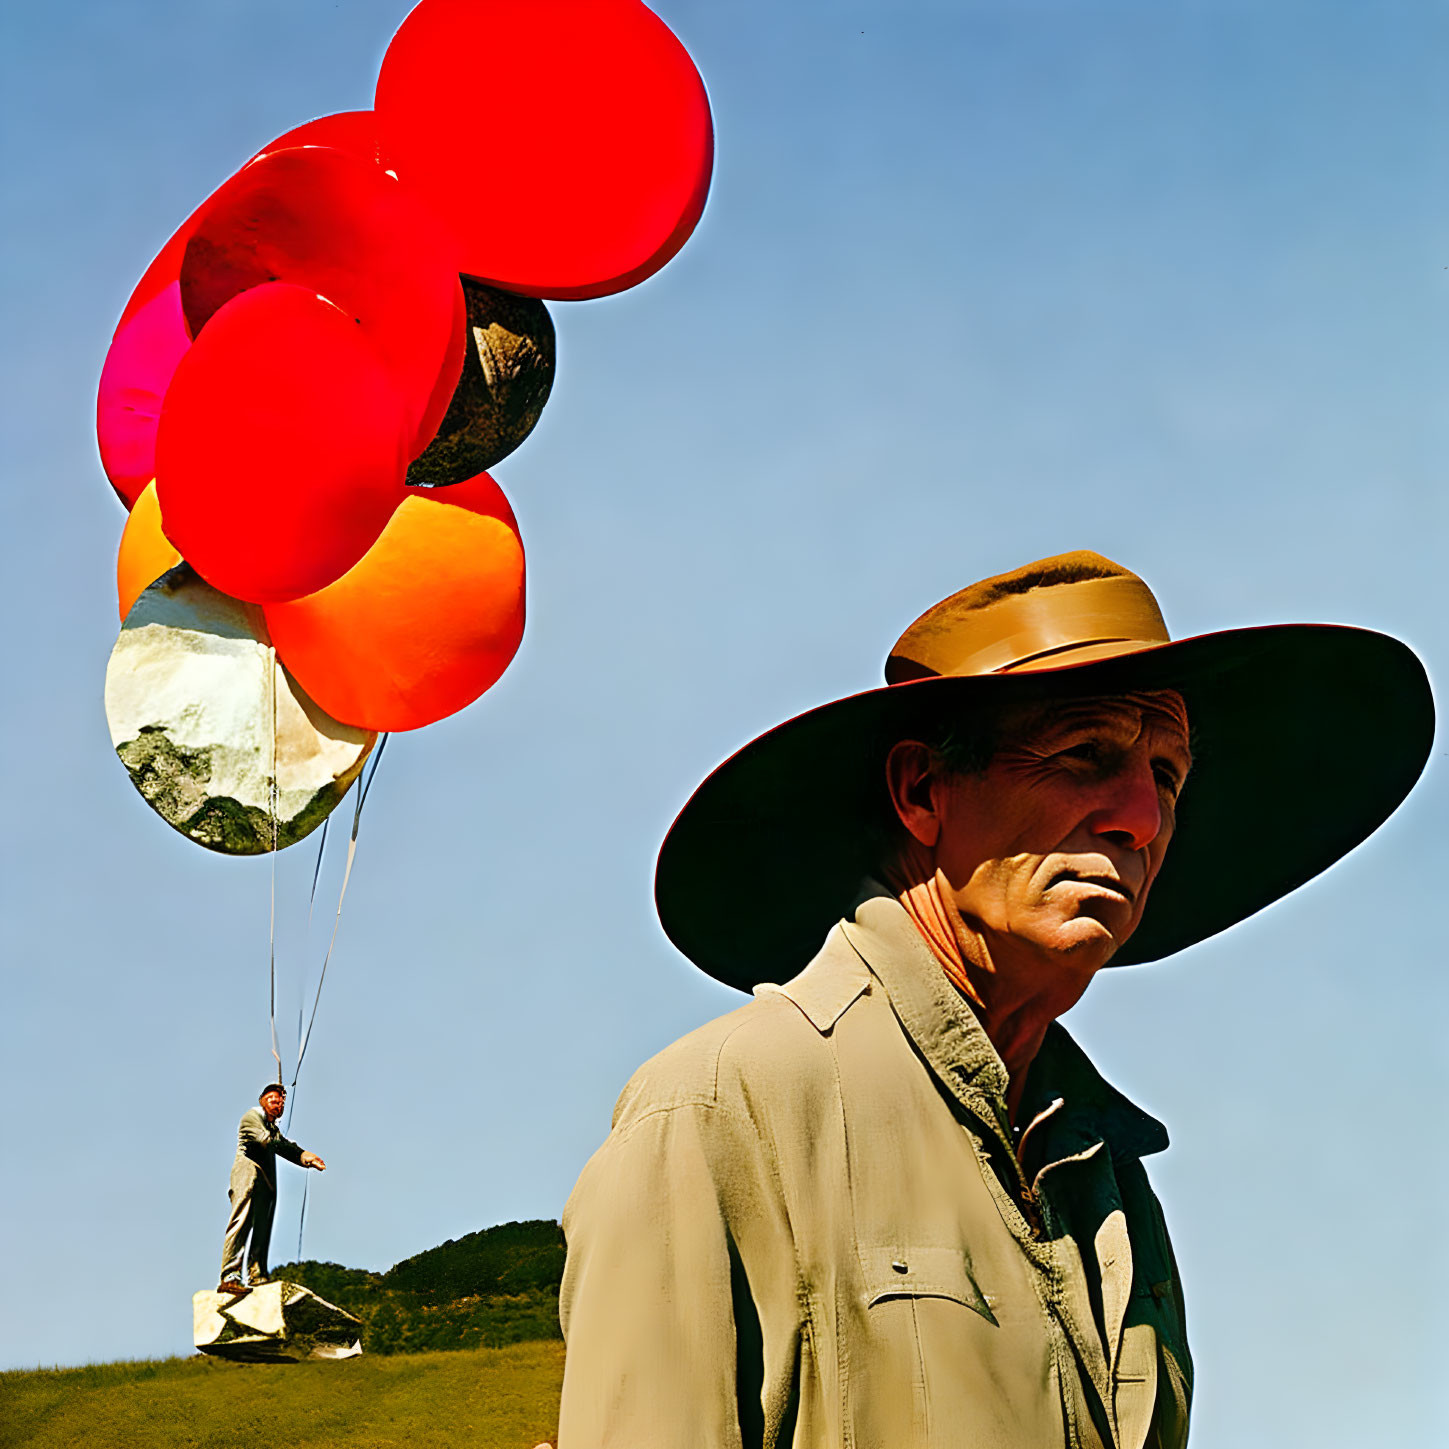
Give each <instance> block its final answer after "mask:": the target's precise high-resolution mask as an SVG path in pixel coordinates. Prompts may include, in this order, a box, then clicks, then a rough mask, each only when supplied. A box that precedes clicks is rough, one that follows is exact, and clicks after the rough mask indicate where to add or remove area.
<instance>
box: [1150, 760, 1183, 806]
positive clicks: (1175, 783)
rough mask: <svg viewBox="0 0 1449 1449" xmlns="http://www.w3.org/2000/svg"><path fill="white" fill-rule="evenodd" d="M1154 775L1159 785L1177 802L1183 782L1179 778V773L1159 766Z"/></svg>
mask: <svg viewBox="0 0 1449 1449" xmlns="http://www.w3.org/2000/svg"><path fill="white" fill-rule="evenodd" d="M1152 773H1153V774H1154V775H1156V776H1157V783H1158V784H1159V785H1160V786H1161V787H1162V788H1163V789H1164V790H1166V791H1167V793H1168V794H1169V795H1170V796H1171V797H1172V798H1173V799H1174V800H1176V799H1177V797H1178V794H1179V792H1180V791H1181V790H1182V781H1181V780H1179V779H1178V778H1177V772H1176V771H1174V770H1170V769H1168V768H1167V767H1166V766H1163V765H1159V766H1158V768H1157V769H1155V770H1154V771H1153V772H1152Z"/></svg>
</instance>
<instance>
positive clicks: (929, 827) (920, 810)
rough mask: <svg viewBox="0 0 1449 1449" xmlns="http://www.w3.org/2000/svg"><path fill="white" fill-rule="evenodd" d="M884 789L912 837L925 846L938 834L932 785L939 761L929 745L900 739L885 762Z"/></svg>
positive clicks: (937, 815) (939, 823)
mask: <svg viewBox="0 0 1449 1449" xmlns="http://www.w3.org/2000/svg"><path fill="white" fill-rule="evenodd" d="M885 772H886V788H887V789H888V790H889V791H890V796H891V804H892V805H894V806H895V811H896V814H897V815H898V816H899V817H900V822H901V824H902V825H904V826H905V827H906V829H907V830H909V831H910V833H911V835H912V837H913V838H914V839H915V840H917V841H918V842H919V843H920V844H921V845H924V846H927V847H928V848H929V847H931V846H934V845H935V843H936V841H937V840H938V839H939V838H940V834H941V816H940V813H939V812H938V810H937V808H936V799H935V791H934V790H933V789H932V786H933V785H935V784H937V783H938V782H939V780H940V761H939V760H938V759H937V758H936V752H935V751H934V750H933V749H931V747H930V746H929V745H923V744H922V743H921V742H920V741H919V740H899V741H897V743H896V744H894V745H892V746H891V752H890V754H888V755H887V756H886V763H885Z"/></svg>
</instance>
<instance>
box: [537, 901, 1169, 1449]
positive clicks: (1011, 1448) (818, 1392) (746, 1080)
mask: <svg viewBox="0 0 1449 1449" xmlns="http://www.w3.org/2000/svg"><path fill="white" fill-rule="evenodd" d="M1005 1087H1006V1074H1005V1071H1004V1068H1003V1067H1002V1064H1001V1059H1000V1058H999V1057H998V1056H997V1054H996V1052H995V1050H994V1049H993V1048H992V1046H991V1044H990V1042H989V1041H988V1039H987V1037H986V1034H985V1033H984V1031H983V1030H982V1029H981V1026H980V1024H979V1023H978V1022H977V1020H976V1018H975V1016H974V1015H973V1014H972V1013H971V1011H970V1010H969V1009H968V1007H967V1006H966V1004H965V1002H964V1001H963V1000H962V998H961V997H960V996H959V995H958V994H957V993H956V991H955V990H954V989H953V988H952V987H951V986H950V984H949V983H948V982H947V980H946V978H945V976H944V974H943V973H942V971H941V969H940V967H939V965H938V964H937V963H936V961H935V959H934V957H932V956H931V954H930V952H929V950H928V949H927V948H926V946H925V944H924V942H923V941H922V940H921V938H920V937H919V935H918V934H917V932H916V930H915V927H914V926H913V925H912V924H911V922H910V919H909V917H908V916H907V915H906V913H905V911H904V910H903V909H902V908H901V906H900V905H899V903H897V902H896V901H894V900H891V899H888V898H877V899H873V900H868V901H866V902H865V904H864V905H862V906H861V907H860V909H859V910H858V911H857V912H856V916H855V919H854V921H851V922H842V923H841V924H840V925H838V926H837V927H836V928H835V929H834V930H833V931H832V932H831V934H830V936H829V937H828V939H827V941H826V943H825V947H824V949H823V950H822V951H821V953H820V955H819V956H817V957H816V959H815V960H814V961H813V962H811V964H810V965H809V966H808V967H807V968H806V969H805V971H803V972H802V973H801V974H800V975H799V976H797V977H796V978H795V979H794V980H793V981H791V982H790V983H789V984H788V985H786V986H762V987H759V988H757V990H756V993H755V1000H754V1001H752V1002H750V1003H749V1004H748V1005H746V1006H744V1007H742V1008H741V1009H740V1010H738V1011H736V1012H734V1013H732V1014H731V1015H729V1016H726V1017H722V1018H721V1019H720V1020H718V1021H715V1022H711V1023H710V1024H709V1025H708V1026H705V1027H702V1028H701V1029H700V1030H698V1031H696V1032H693V1033H691V1034H690V1035H689V1036H686V1037H684V1038H683V1039H682V1040H680V1041H678V1042H676V1043H675V1044H674V1045H673V1046H671V1047H669V1048H668V1049H667V1050H665V1051H664V1052H661V1053H660V1054H659V1055H658V1056H657V1057H655V1058H654V1059H653V1060H652V1061H650V1062H647V1063H646V1064H645V1065H644V1066H643V1067H641V1068H640V1070H639V1071H638V1072H637V1073H636V1074H635V1076H634V1078H633V1080H632V1081H631V1082H630V1083H629V1085H628V1086H627V1087H626V1088H625V1090H624V1093H623V1095H622V1096H621V1097H620V1099H619V1104H618V1107H617V1109H616V1112H615V1116H614V1129H613V1132H612V1133H611V1135H610V1137H609V1139H608V1141H607V1142H605V1144H604V1145H603V1147H602V1148H600V1150H599V1151H598V1152H597V1153H596V1154H595V1155H594V1157H593V1158H592V1159H591V1160H590V1162H589V1163H588V1165H587V1166H586V1167H585V1169H584V1171H583V1174H582V1176H581V1177H580V1178H579V1182H578V1185H577V1187H576V1188H575V1189H574V1192H573V1194H572V1196H571V1197H570V1199H569V1203H568V1207H567V1210H566V1212H565V1214H564V1230H565V1233H566V1235H567V1238H568V1245H569V1255H568V1266H567V1269H566V1271H565V1274H564V1282H563V1294H562V1299H561V1314H562V1318H563V1325H564V1335H565V1338H566V1340H567V1345H568V1357H567V1367H566V1370H565V1376H564V1389H563V1403H562V1408H561V1415H560V1427H559V1445H560V1449H601V1446H608V1449H616V1446H617V1449H653V1446H659V1449H666V1446H667V1449H717V1446H718V1449H725V1446H730V1449H734V1446H756V1445H779V1446H784V1445H791V1446H795V1449H805V1446H810V1449H842V1446H843V1449H913V1446H918V1445H920V1446H926V1445H930V1446H940V1449H967V1446H970V1449H1050V1446H1053V1445H1072V1446H1084V1449H1106V1446H1113V1449H1116V1446H1120V1449H1179V1446H1181V1445H1183V1444H1184V1443H1185V1442H1186V1439H1187V1415H1188V1401H1189V1397H1190V1393H1191V1372H1192V1370H1191V1363H1190V1360H1189V1357H1188V1352H1187V1345H1186V1339H1185V1335H1184V1325H1183V1315H1182V1306H1181V1302H1182V1300H1181V1293H1180V1288H1179V1284H1178V1279H1177V1273H1176V1270H1175V1267H1174V1264H1173V1260H1172V1252H1171V1248H1170V1247H1169V1245H1168V1240H1167V1233H1166V1229H1165V1227H1164V1225H1163V1221H1162V1215H1161V1211H1160V1209H1159V1207H1158V1204H1157V1200H1156V1198H1155V1197H1154V1196H1153V1194H1152V1190H1151V1189H1150V1188H1149V1186H1148V1184H1147V1177H1146V1174H1145V1173H1144V1171H1143V1169H1142V1165H1141V1162H1140V1161H1139V1158H1140V1157H1141V1156H1142V1155H1143V1154H1145V1153H1150V1152H1156V1151H1160V1150H1161V1149H1162V1148H1163V1147H1165V1146H1166V1145H1167V1134H1166V1132H1165V1131H1164V1130H1163V1128H1162V1126H1161V1125H1160V1124H1159V1123H1157V1122H1155V1121H1154V1120H1153V1119H1152V1118H1151V1117H1148V1116H1147V1115H1146V1114H1145V1113H1143V1112H1141V1111H1139V1110H1138V1109H1137V1108H1136V1107H1134V1106H1133V1105H1132V1104H1131V1103H1130V1102H1128V1101H1127V1100H1126V1099H1125V1098H1124V1097H1122V1096H1121V1095H1120V1094H1119V1093H1118V1092H1117V1091H1116V1090H1115V1089H1114V1088H1112V1087H1110V1086H1108V1085H1107V1083H1106V1082H1104V1081H1103V1080H1102V1078H1101V1077H1100V1076H1098V1074H1097V1073H1096V1071H1095V1070H1094V1069H1093V1067H1092V1066H1091V1064H1090V1063H1089V1062H1088V1061H1087V1059H1086V1057H1085V1056H1084V1055H1083V1054H1082V1052H1081V1051H1080V1049H1079V1048H1078V1047H1077V1046H1076V1045H1075V1044H1074V1043H1073V1042H1072V1040H1071V1038H1070V1037H1069V1036H1068V1035H1067V1033H1066V1032H1065V1031H1064V1030H1062V1029H1061V1027H1059V1026H1054V1027H1053V1028H1052V1029H1051V1031H1050V1032H1049V1033H1048V1037H1047V1040H1046V1042H1045V1043H1044V1044H1043V1048H1042V1051H1041V1053H1040V1054H1039V1056H1038V1058H1037V1062H1036V1064H1035V1065H1034V1066H1033V1068H1032V1072H1031V1076H1030V1077H1029V1079H1028V1085H1027V1099H1026V1102H1025V1103H1024V1105H1023V1111H1022V1114H1021V1120H1022V1121H1023V1122H1025V1123H1029V1124H1030V1125H1029V1126H1028V1127H1027V1128H1026V1130H1025V1132H1024V1133H1023V1134H1022V1136H1021V1140H1020V1142H1019V1144H1017V1147H1016V1149H1015V1150H1013V1133H1012V1130H1011V1127H1010V1125H1009V1123H1008V1120H1007V1116H1006V1108H1005V1102H1004V1096H1005ZM1018 1153H1019V1155H1020V1161H1022V1162H1024V1163H1025V1164H1026V1173H1025V1175H1024V1174H1023V1171H1022V1168H1021V1167H1020V1166H1019V1165H1018V1161H1019V1159H1018ZM1028 1181H1029V1183H1030V1186H1028Z"/></svg>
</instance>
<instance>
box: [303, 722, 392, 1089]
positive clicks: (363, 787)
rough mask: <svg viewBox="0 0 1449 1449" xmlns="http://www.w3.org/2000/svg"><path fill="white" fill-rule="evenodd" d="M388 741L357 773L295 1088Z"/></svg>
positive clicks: (315, 1017)
mask: <svg viewBox="0 0 1449 1449" xmlns="http://www.w3.org/2000/svg"><path fill="white" fill-rule="evenodd" d="M387 740H388V737H387V736H386V735H383V736H382V738H381V740H380V741H379V742H378V746H377V753H376V754H374V755H373V757H372V766H371V768H370V769H368V770H366V771H364V772H360V773H359V774H358V776H357V804H356V806H355V807H354V809H353V811H352V835H351V837H350V838H349V840H348V842H347V864H346V866H345V867H344V869H343V872H342V889H341V891H339V892H338V895H337V914H336V915H335V916H333V918H332V936H331V939H330V940H329V941H328V942H327V955H326V956H325V957H324V958H323V960H322V974H321V976H319V977H318V978H317V995H316V997H315V999H314V1000H313V1002H312V1015H311V1016H310V1017H309V1018H308V1021H307V1032H306V1035H305V1036H303V1038H302V1045H301V1048H300V1050H299V1051H298V1052H297V1071H296V1073H295V1074H294V1075H293V1077H292V1085H293V1086H294V1087H295V1086H296V1085H297V1077H299V1076H300V1075H301V1073H302V1058H303V1057H305V1056H306V1055H307V1043H308V1042H310V1041H311V1040H312V1027H313V1026H314V1024H315V1023H316V1021H317V1007H318V1006H319V1005H320V1003H321V1001H322V987H323V986H324V984H325V983H326V981H327V967H328V965H329V964H330V963H331V961H332V948H333V947H334V946H336V944H337V927H338V925H339V924H340V923H341V920H342V902H343V901H345V900H346V899H347V883H348V881H349V880H351V879H352V862H353V861H354V860H355V859H356V857H357V830H358V827H359V826H360V825H361V824H362V807H363V806H364V805H366V804H367V795H368V792H369V791H370V790H371V789H372V782H373V781H374V780H375V779H376V778H377V767H378V765H380V764H381V763H382V752H383V751H384V750H385V749H386V748H387Z"/></svg>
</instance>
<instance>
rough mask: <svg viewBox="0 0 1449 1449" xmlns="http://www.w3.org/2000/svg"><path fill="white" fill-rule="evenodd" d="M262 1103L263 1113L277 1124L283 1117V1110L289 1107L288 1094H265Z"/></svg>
mask: <svg viewBox="0 0 1449 1449" xmlns="http://www.w3.org/2000/svg"><path fill="white" fill-rule="evenodd" d="M261 1101H262V1111H263V1112H265V1113H266V1114H267V1116H268V1117H270V1118H271V1120H272V1121H273V1122H275V1121H276V1120H277V1118H278V1117H280V1116H281V1115H282V1109H283V1108H284V1107H286V1105H287V1094H286V1093H285V1092H264V1093H263V1094H262V1099H261Z"/></svg>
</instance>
